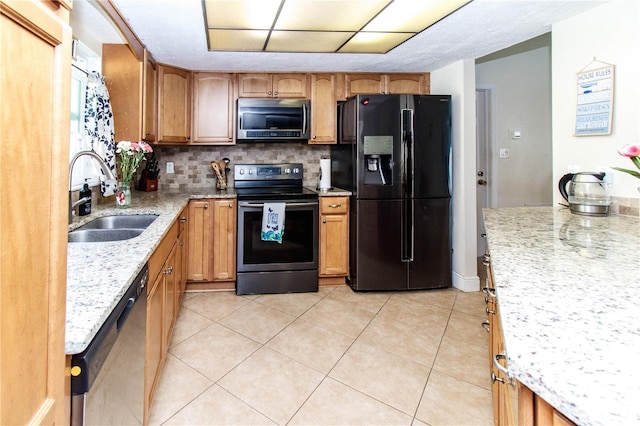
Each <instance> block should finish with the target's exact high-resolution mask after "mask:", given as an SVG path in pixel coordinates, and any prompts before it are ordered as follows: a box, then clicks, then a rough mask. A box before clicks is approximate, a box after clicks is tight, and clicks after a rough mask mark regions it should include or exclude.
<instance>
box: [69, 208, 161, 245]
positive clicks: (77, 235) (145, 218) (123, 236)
mask: <svg viewBox="0 0 640 426" xmlns="http://www.w3.org/2000/svg"><path fill="white" fill-rule="evenodd" d="M157 218H158V216H156V215H152V214H141V215H115V216H104V217H99V218H96V219H94V220H92V221H91V222H89V223H87V224H85V225H82V226H80V227H78V228H77V229H75V230H73V231H71V232H69V235H68V241H69V242H70V243H97V242H105V241H122V240H128V239H130V238H133V237H137V236H138V235H140V234H142V232H143V231H144V230H145V229H146V228H147V227H148V226H149V225H151V223H153V221H154V220H156V219H157Z"/></svg>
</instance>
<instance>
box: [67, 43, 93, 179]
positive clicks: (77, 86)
mask: <svg viewBox="0 0 640 426" xmlns="http://www.w3.org/2000/svg"><path fill="white" fill-rule="evenodd" d="M74 43H75V44H76V47H75V48H74V51H76V52H77V53H76V57H75V58H74V59H73V61H72V63H73V66H72V67H71V123H70V124H71V127H70V134H69V161H71V159H72V158H73V156H74V155H76V154H77V153H78V152H80V151H85V150H88V149H91V144H90V142H89V141H87V140H86V138H85V131H84V114H85V102H86V88H87V75H88V73H89V72H90V71H92V70H99V69H100V57H99V56H98V55H96V54H95V53H93V52H92V51H91V50H90V49H89V48H87V47H86V46H85V45H83V44H82V43H81V42H79V41H77V40H74ZM72 178H73V180H72V182H71V189H73V190H77V189H80V188H82V184H84V183H85V182H86V183H88V184H89V186H94V185H99V184H100V167H99V166H98V164H97V163H96V162H95V161H94V160H92V159H91V158H89V157H83V158H79V159H78V161H76V164H75V165H74V167H73V174H72Z"/></svg>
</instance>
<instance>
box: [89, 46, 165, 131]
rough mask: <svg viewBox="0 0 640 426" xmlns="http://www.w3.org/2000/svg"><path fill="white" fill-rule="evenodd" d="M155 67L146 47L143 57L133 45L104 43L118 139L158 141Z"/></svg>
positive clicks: (104, 63) (105, 75)
mask: <svg viewBox="0 0 640 426" xmlns="http://www.w3.org/2000/svg"><path fill="white" fill-rule="evenodd" d="M155 69H156V65H155V62H154V61H153V58H152V57H151V54H150V53H149V52H148V51H147V50H146V49H145V50H144V58H143V60H140V59H138V58H137V57H136V55H135V53H134V52H133V51H132V50H131V48H130V47H129V45H126V44H103V45H102V74H104V78H105V83H106V85H107V89H108V90H109V99H110V101H111V110H112V111H113V123H114V133H115V140H116V141H121V140H128V141H137V140H141V139H142V140H145V141H147V142H153V141H155V138H156V115H157V114H156V111H157V108H156V87H155V84H156V77H155V75H156V74H155V73H156V70H155Z"/></svg>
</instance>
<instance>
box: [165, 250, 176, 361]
mask: <svg viewBox="0 0 640 426" xmlns="http://www.w3.org/2000/svg"><path fill="white" fill-rule="evenodd" d="M177 248H178V245H177V244H174V245H173V248H172V249H171V253H169V257H168V258H167V261H166V263H165V264H164V269H163V271H162V275H164V312H163V313H162V318H163V320H162V321H163V326H162V327H163V331H162V352H163V353H166V352H167V350H168V349H169V342H170V340H171V333H172V332H173V325H174V323H175V319H176V313H177V309H176V299H177V294H178V282H177V280H176V272H177V271H176V250H177Z"/></svg>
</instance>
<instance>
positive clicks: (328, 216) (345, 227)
mask: <svg viewBox="0 0 640 426" xmlns="http://www.w3.org/2000/svg"><path fill="white" fill-rule="evenodd" d="M319 229H320V248H319V265H318V276H319V278H320V284H321V285H322V284H325V285H326V284H344V282H345V277H346V276H347V275H348V274H349V197H330V196H329V197H320V226H319Z"/></svg>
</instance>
